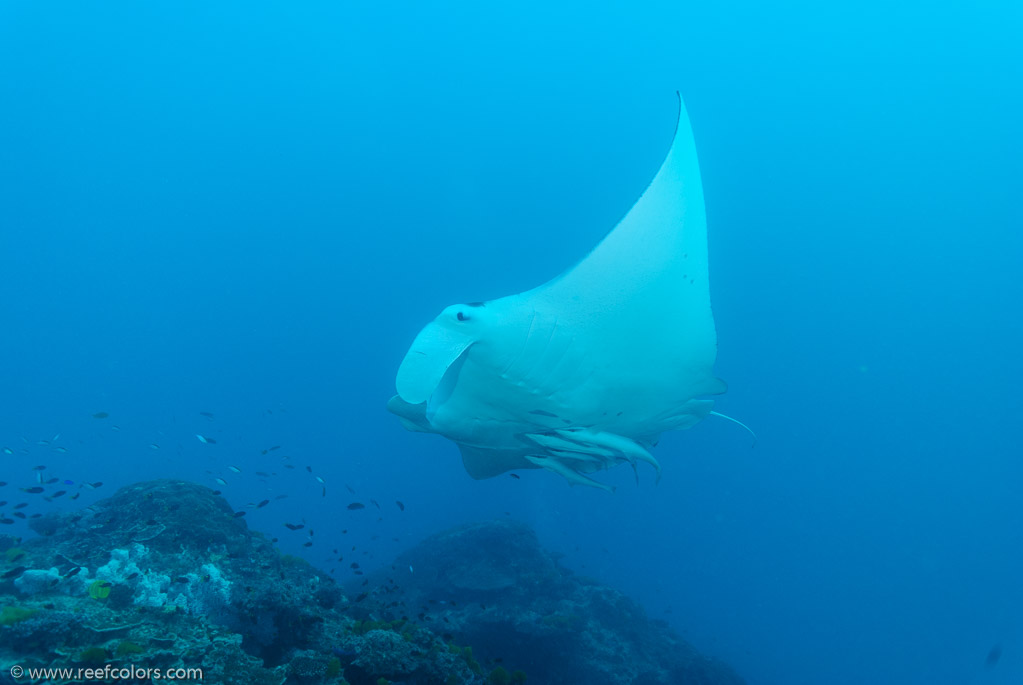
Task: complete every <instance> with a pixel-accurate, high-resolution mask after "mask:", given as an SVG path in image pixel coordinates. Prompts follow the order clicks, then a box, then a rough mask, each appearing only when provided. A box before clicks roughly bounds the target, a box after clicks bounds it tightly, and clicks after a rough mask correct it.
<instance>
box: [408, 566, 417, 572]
mask: <svg viewBox="0 0 1023 685" xmlns="http://www.w3.org/2000/svg"><path fill="white" fill-rule="evenodd" d="M408 572H409V573H415V572H416V571H415V569H414V568H412V564H409V566H408Z"/></svg>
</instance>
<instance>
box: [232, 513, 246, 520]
mask: <svg viewBox="0 0 1023 685" xmlns="http://www.w3.org/2000/svg"><path fill="white" fill-rule="evenodd" d="M242 516H245V512H244V511H236V512H234V517H235V518H236V519H240V518H241V517H242Z"/></svg>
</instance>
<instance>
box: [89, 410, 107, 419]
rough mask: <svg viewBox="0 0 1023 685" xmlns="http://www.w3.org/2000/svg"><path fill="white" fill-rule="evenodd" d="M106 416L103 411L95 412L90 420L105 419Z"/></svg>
mask: <svg viewBox="0 0 1023 685" xmlns="http://www.w3.org/2000/svg"><path fill="white" fill-rule="evenodd" d="M108 416H110V414H108V413H106V412H105V411H98V412H96V413H95V414H93V415H92V418H94V419H105V418H107V417H108Z"/></svg>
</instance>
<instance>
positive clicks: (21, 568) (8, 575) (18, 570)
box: [0, 566, 28, 579]
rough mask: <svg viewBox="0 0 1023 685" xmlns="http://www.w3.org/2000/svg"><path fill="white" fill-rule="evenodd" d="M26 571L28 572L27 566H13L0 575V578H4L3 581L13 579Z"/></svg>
mask: <svg viewBox="0 0 1023 685" xmlns="http://www.w3.org/2000/svg"><path fill="white" fill-rule="evenodd" d="M27 570H28V567H27V566H15V567H14V568H12V569H11V570H10V571H7V572H6V573H4V574H3V575H0V578H4V579H6V578H15V577H17V576H20V575H21V574H22V573H24V572H25V571H27Z"/></svg>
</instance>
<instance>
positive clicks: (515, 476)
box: [508, 473, 521, 480]
mask: <svg viewBox="0 0 1023 685" xmlns="http://www.w3.org/2000/svg"><path fill="white" fill-rule="evenodd" d="M508 475H509V476H510V477H512V478H514V479H515V480H521V478H520V477H519V474H517V473H509V474H508Z"/></svg>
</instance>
